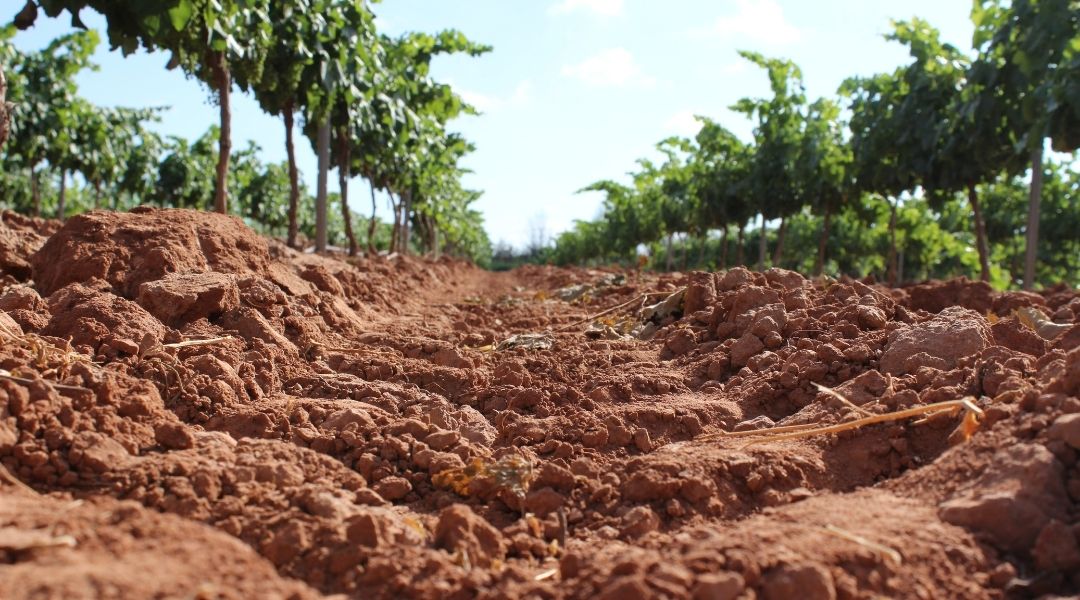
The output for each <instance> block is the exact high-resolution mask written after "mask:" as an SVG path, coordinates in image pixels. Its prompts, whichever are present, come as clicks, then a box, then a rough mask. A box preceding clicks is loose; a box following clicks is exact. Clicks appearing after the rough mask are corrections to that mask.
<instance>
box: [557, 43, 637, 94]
mask: <svg viewBox="0 0 1080 600" xmlns="http://www.w3.org/2000/svg"><path fill="white" fill-rule="evenodd" d="M562 74H563V75H564V76H566V77H573V78H574V79H579V80H581V81H583V82H585V83H587V84H589V85H594V86H626V85H640V86H645V87H648V86H651V85H653V84H655V83H656V79H654V78H652V77H649V76H648V75H645V74H644V73H642V71H641V67H639V66H638V65H637V63H636V62H634V57H633V55H631V54H630V52H629V51H627V50H626V49H625V48H610V49H608V50H604V51H603V52H600V53H599V54H597V55H595V56H591V57H589V58H586V59H585V60H583V61H582V62H580V63H578V64H576V65H566V66H564V67H563V68H562Z"/></svg>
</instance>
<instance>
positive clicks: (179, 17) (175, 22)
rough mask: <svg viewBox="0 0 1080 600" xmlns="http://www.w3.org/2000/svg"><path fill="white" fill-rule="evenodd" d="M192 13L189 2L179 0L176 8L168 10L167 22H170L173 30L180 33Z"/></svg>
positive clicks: (187, 0) (192, 8) (188, 0)
mask: <svg viewBox="0 0 1080 600" xmlns="http://www.w3.org/2000/svg"><path fill="white" fill-rule="evenodd" d="M194 13H195V9H194V7H193V6H192V4H191V0H180V2H178V3H177V4H176V6H174V7H172V8H170V9H169V21H171V22H172V26H173V29H175V30H176V31H182V30H183V29H184V27H185V26H186V25H187V24H188V21H190V20H191V17H192V15H193V14H194Z"/></svg>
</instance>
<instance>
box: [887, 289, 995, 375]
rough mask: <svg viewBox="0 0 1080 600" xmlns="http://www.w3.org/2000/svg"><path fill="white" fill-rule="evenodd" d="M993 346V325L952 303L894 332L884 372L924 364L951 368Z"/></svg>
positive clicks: (904, 370) (910, 369) (905, 370)
mask: <svg viewBox="0 0 1080 600" xmlns="http://www.w3.org/2000/svg"><path fill="white" fill-rule="evenodd" d="M992 345H993V337H992V335H991V332H990V327H989V326H988V325H987V323H986V319H985V318H983V317H982V315H980V314H978V313H976V312H974V311H971V310H968V309H966V308H961V307H959V306H952V307H949V308H946V309H945V310H943V311H941V312H940V313H939V314H938V316H936V317H934V318H933V319H931V320H929V321H927V322H925V323H920V324H918V325H915V326H912V327H910V328H907V329H903V330H901V331H899V332H894V333H893V334H892V335H890V340H889V343H888V344H887V345H886V347H885V352H884V353H883V354H882V355H881V363H880V364H881V371H882V372H883V373H889V374H891V375H904V374H907V373H914V372H915V371H916V370H918V368H919V367H921V366H932V367H934V368H940V369H943V370H948V369H951V368H953V367H955V366H956V363H957V361H959V360H960V359H961V358H964V357H967V356H971V355H973V354H977V353H978V352H980V351H982V350H984V349H985V348H988V347H990V346H992Z"/></svg>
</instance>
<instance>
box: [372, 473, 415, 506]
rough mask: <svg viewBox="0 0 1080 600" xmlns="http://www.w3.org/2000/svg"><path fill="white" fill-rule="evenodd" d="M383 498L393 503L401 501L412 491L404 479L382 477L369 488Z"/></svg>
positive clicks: (409, 484) (410, 485) (407, 481)
mask: <svg viewBox="0 0 1080 600" xmlns="http://www.w3.org/2000/svg"><path fill="white" fill-rule="evenodd" d="M371 487H372V489H373V490H375V492H377V493H378V494H379V495H380V496H382V497H383V498H386V499H387V500H389V501H391V502H393V501H395V500H401V499H402V498H404V497H405V496H407V495H408V494H409V492H411V491H412V484H411V483H409V480H408V479H405V478H404V477H397V476H391V477H384V478H382V479H380V480H379V481H377V482H375V485H373V486H371Z"/></svg>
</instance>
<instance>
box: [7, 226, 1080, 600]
mask: <svg viewBox="0 0 1080 600" xmlns="http://www.w3.org/2000/svg"><path fill="white" fill-rule="evenodd" d="M0 273H2V275H0V277H2V278H3V281H2V285H0V287H2V290H0V330H2V331H0V335H2V336H3V343H2V345H0V369H2V371H0V464H2V465H3V467H4V470H3V471H0V589H2V590H4V593H3V595H4V596H5V597H7V598H31V597H32V598H75V597H110V598H140V597H146V598H149V597H161V598H182V597H183V598H192V597H196V598H256V597H258V598H276V597H283V598H315V597H321V596H324V595H341V596H342V597H357V598H359V597H365V598H366V597H382V598H399V597H414V598H441V599H445V598H470V597H485V598H518V597H533V598H610V599H614V598H627V599H634V598H654V597H655V598H660V597H666V598H693V599H695V600H704V599H714V598H715V599H721V598H766V599H774V598H795V597H799V598H809V599H830V598H870V597H882V596H885V597H894V598H901V597H902V598H1003V597H1038V596H1048V595H1068V594H1076V593H1078V592H1080V544H1078V541H1080V520H1078V519H1080V463H1078V455H1080V294H1078V293H1077V292H1076V290H1071V289H1065V288H1061V287H1059V288H1054V289H1051V290H1047V291H1044V292H1042V293H1040V294H1034V293H1024V292H1008V293H999V292H994V291H993V290H991V289H990V288H989V287H988V286H985V285H984V284H981V283H975V282H970V281H967V280H963V279H960V280H951V281H945V282H931V283H927V284H922V285H917V286H911V287H907V288H904V289H887V288H884V287H881V286H878V285H872V284H867V283H865V282H859V281H852V280H841V281H834V280H829V279H817V280H811V279H806V278H804V277H802V276H800V275H798V274H796V273H792V272H788V271H782V270H776V269H774V270H770V271H767V272H765V273H754V272H751V271H748V270H746V269H742V268H736V269H731V270H729V271H726V272H721V273H690V274H666V275H657V274H652V273H634V272H625V273H623V272H614V271H600V270H585V269H562V268H553V267H527V268H521V269H518V270H515V271H511V272H507V273H491V272H485V271H482V270H479V269H477V268H475V267H473V266H471V265H468V264H465V263H461V262H455V261H452V260H448V259H443V260H437V261H431V260H421V259H417V258H411V257H389V258H388V257H378V258H366V257H365V258H359V259H347V258H345V257H324V256H316V255H312V254H303V253H297V252H295V251H292V250H290V249H288V248H286V247H284V246H283V245H281V244H279V243H277V242H268V241H266V240H265V239H263V238H260V237H258V236H256V235H255V234H254V233H253V232H251V231H250V230H249V229H247V228H246V227H244V226H243V225H242V224H241V223H240V222H239V221H236V220H234V219H231V218H226V217H222V216H219V215H215V214H208V213H198V212H190V211H164V210H153V209H137V210H135V211H133V212H131V213H125V214H120V213H89V214H86V215H81V216H78V217H75V218H72V219H71V220H69V221H68V222H67V223H66V224H64V225H63V227H60V225H59V224H57V223H55V222H46V221H35V220H31V219H26V218H23V217H19V216H17V215H14V214H11V213H4V214H3V223H2V225H0ZM575 286H577V287H575ZM680 290H685V291H684V292H683V293H682V294H681V296H680V295H678V292H679V291H680ZM645 294H649V295H648V296H646V297H645V299H643V295H645ZM673 294H676V295H675V296H674V297H672V295H673ZM661 301H663V302H661ZM657 302H659V306H658V307H657V308H656V309H655V310H652V311H646V312H645V313H644V314H643V315H642V314H640V313H639V312H638V311H637V309H638V308H639V307H640V306H642V305H643V304H650V305H651V304H653V303H657ZM619 305H625V308H623V309H621V310H618V311H615V312H613V313H611V314H609V315H605V316H603V317H601V318H600V319H599V321H600V322H601V325H599V326H591V327H590V326H589V325H588V324H586V323H582V321H583V320H585V319H586V318H587V317H588V316H590V315H595V314H597V313H600V312H601V311H602V310H603V309H606V308H609V307H614V306H619ZM1032 308H1036V309H1038V310H1039V312H1038V313H1036V312H1032V311H1031V309H1032ZM1040 313H1041V314H1042V315H1045V316H1046V318H1045V319H1043V318H1042V317H1041V316H1040ZM642 327H645V328H646V329H648V330H649V331H653V330H654V331H655V334H654V336H653V337H652V338H651V339H648V340H642V339H637V338H631V337H629V336H628V335H626V333H627V332H628V331H631V330H635V331H640V330H641V328H642ZM587 329H588V330H587ZM522 334H537V335H532V336H529V335H522ZM514 336H518V337H514ZM965 398H968V399H970V400H969V402H968V403H967V404H959V403H957V402H956V401H958V400H962V399H965ZM938 402H946V403H950V404H946V405H944V408H942V409H941V410H937V411H930V412H929V413H926V412H922V413H920V410H918V409H919V407H923V406H926V405H928V404H932V403H938ZM909 409H910V410H909ZM903 410H909V412H910V413H912V416H909V417H905V418H889V417H882V415H887V414H888V413H894V412H897V411H903ZM914 413H919V414H914ZM904 414H907V413H904ZM868 417H876V418H874V419H872V420H876V421H880V422H876V423H871V424H866V425H864V426H861V427H858V428H850V429H847V430H844V431H840V432H838V433H814V432H811V434H804V435H803V436H802V437H793V438H790V439H789V438H785V439H776V438H778V437H779V436H780V434H778V433H777V432H772V434H771V435H770V434H769V433H768V432H766V431H765V430H767V429H769V428H772V427H788V426H799V425H802V426H805V427H804V428H803V429H802V430H800V429H799V428H797V427H796V428H794V430H795V431H804V432H805V430H806V429H807V428H812V427H814V426H829V425H837V424H842V423H851V422H856V423H858V421H857V420H858V419H864V418H868ZM976 425H977V426H976ZM780 431H789V430H780ZM729 432H742V433H740V435H731V434H730V433H729Z"/></svg>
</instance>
